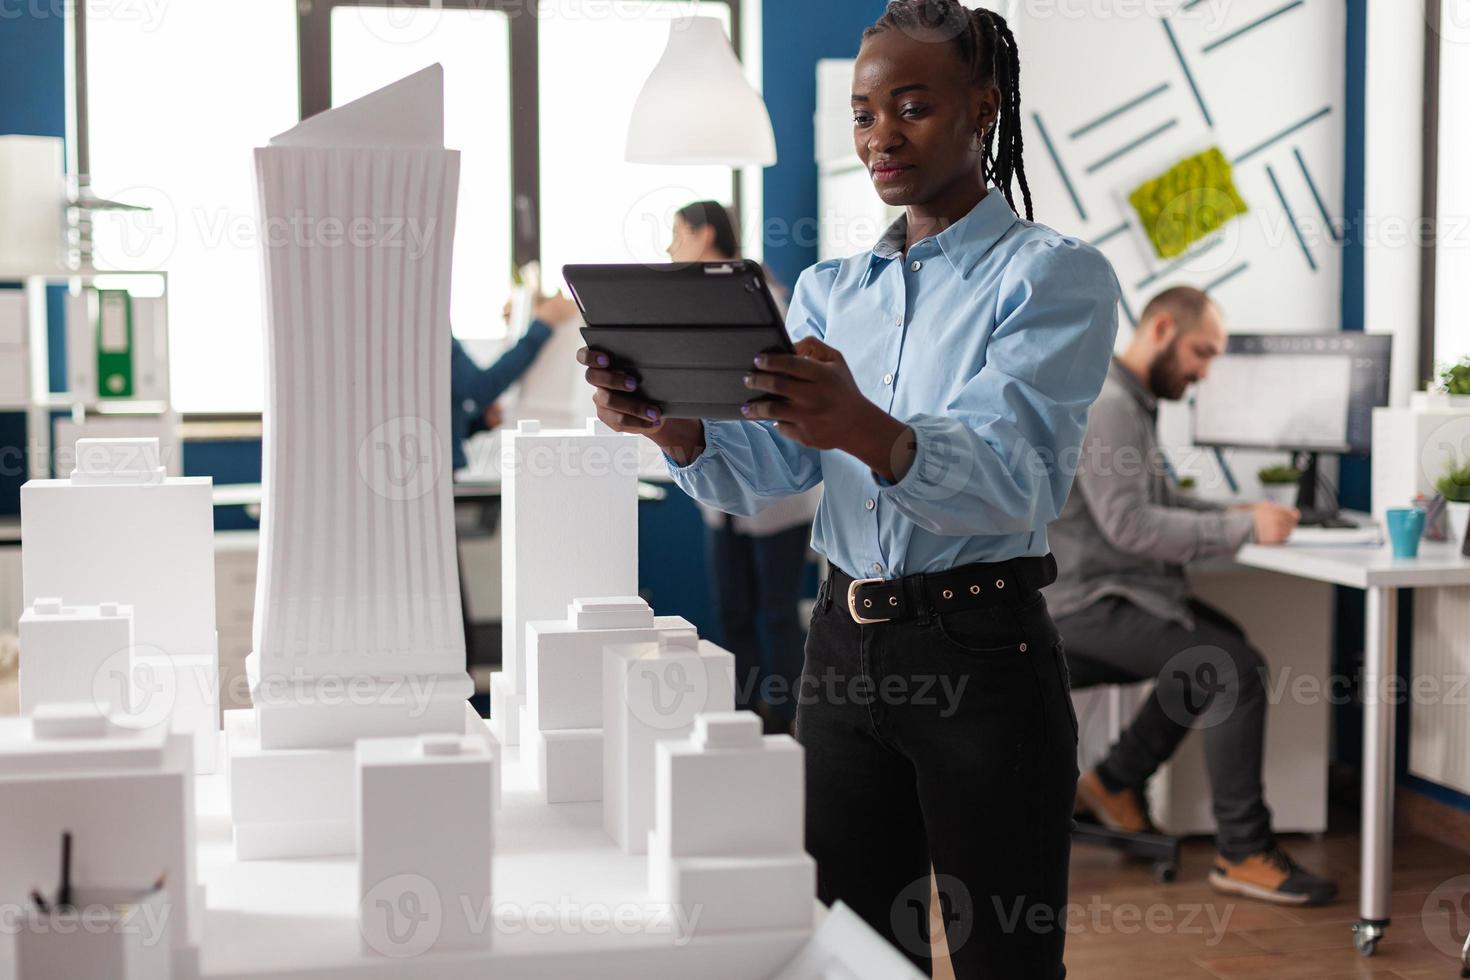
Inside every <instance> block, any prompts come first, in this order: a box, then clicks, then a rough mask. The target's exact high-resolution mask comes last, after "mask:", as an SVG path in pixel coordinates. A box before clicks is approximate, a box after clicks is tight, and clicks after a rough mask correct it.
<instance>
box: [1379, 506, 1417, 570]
mask: <svg viewBox="0 0 1470 980" xmlns="http://www.w3.org/2000/svg"><path fill="white" fill-rule="evenodd" d="M1423 536H1424V510H1423V509H1422V508H1419V507H1401V508H1398V509H1397V510H1391V511H1389V512H1388V539H1389V541H1391V542H1392V543H1393V556H1394V557H1395V558H1417V557H1418V556H1419V539H1420V538H1421V537H1423Z"/></svg>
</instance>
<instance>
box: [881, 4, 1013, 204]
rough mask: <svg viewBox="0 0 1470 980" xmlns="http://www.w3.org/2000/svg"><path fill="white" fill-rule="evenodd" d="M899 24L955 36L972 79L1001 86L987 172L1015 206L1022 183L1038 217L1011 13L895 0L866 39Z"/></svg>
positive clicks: (914, 32)
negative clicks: (1015, 189)
mask: <svg viewBox="0 0 1470 980" xmlns="http://www.w3.org/2000/svg"><path fill="white" fill-rule="evenodd" d="M895 27H896V28H898V29H899V30H901V31H904V32H905V33H907V34H909V35H910V36H912V37H917V38H923V39H932V38H934V37H936V36H937V37H939V38H941V39H947V40H950V41H952V42H953V43H954V45H955V47H956V48H957V49H958V50H959V53H960V57H961V58H962V59H963V61H964V64H965V65H966V66H968V68H969V71H970V80H971V82H973V83H974V84H975V85H977V86H986V85H994V86H996V87H997V88H999V89H1000V113H999V117H998V118H997V120H996V124H995V125H994V126H992V127H990V129H989V131H988V132H986V133H985V136H984V145H983V148H982V149H983V156H982V166H983V167H984V176H985V179H986V180H989V181H993V182H994V183H995V185H996V186H997V187H999V188H1000V190H1001V193H1002V194H1004V195H1005V199H1006V203H1007V204H1009V205H1010V206H1011V210H1012V211H1015V210H1016V202H1015V199H1014V198H1013V197H1012V192H1011V184H1012V183H1013V182H1014V183H1016V184H1018V185H1019V186H1020V188H1021V198H1022V201H1023V203H1024V205H1025V208H1026V220H1027V221H1031V220H1034V216H1033V214H1032V210H1031V186H1030V185H1029V184H1028V183H1027V182H1026V164H1025V162H1024V161H1023V160H1022V157H1021V151H1022V136H1021V53H1020V51H1019V50H1018V49H1017V47H1016V37H1015V35H1014V34H1012V33H1011V28H1010V25H1008V24H1007V23H1006V21H1005V18H1004V17H1002V16H1001V15H1000V14H997V13H995V12H994V11H991V10H970V9H968V8H967V7H964V6H962V5H961V4H960V3H959V2H958V0H890V2H889V4H888V9H887V10H885V11H884V12H883V16H882V17H880V18H878V21H877V23H875V24H874V25H873V26H872V27H870V28H868V29H867V30H866V31H864V32H863V39H864V40H866V39H868V38H869V37H872V36H873V35H874V34H877V33H879V32H881V31H886V30H888V29H889V28H895Z"/></svg>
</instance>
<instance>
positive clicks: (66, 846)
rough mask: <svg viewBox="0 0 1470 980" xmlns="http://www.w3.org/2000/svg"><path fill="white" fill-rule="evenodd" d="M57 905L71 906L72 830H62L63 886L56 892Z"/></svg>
mask: <svg viewBox="0 0 1470 980" xmlns="http://www.w3.org/2000/svg"><path fill="white" fill-rule="evenodd" d="M56 907H57V908H60V909H66V908H70V907H71V831H69V830H63V831H62V832H61V888H60V890H58V891H57V893H56Z"/></svg>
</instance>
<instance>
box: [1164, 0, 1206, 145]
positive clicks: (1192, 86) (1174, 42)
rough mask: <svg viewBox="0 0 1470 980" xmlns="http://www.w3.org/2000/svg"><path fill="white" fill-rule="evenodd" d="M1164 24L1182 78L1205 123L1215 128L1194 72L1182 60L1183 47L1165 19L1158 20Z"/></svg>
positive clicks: (1187, 63)
mask: <svg viewBox="0 0 1470 980" xmlns="http://www.w3.org/2000/svg"><path fill="white" fill-rule="evenodd" d="M1159 23H1160V24H1163V25H1164V33H1165V34H1167V35H1168V36H1169V46H1170V47H1171V48H1173V49H1174V57H1176V58H1178V59H1179V68H1180V70H1181V71H1183V72H1184V80H1185V81H1187V82H1188V83H1189V90H1190V91H1191V92H1193V93H1194V101H1195V102H1198V103H1199V111H1200V112H1201V113H1202V114H1203V115H1204V117H1205V125H1206V126H1208V127H1210V128H1211V129H1214V128H1215V120H1214V118H1213V117H1211V116H1210V110H1209V108H1208V107H1207V106H1206V105H1205V97H1204V96H1203V95H1201V94H1200V90H1199V85H1197V84H1196V83H1195V80H1194V73H1193V72H1191V71H1190V70H1189V62H1187V61H1185V60H1184V49H1183V48H1181V47H1179V38H1177V37H1175V36H1174V28H1173V27H1171V26H1169V22H1168V21H1167V20H1161V21H1159Z"/></svg>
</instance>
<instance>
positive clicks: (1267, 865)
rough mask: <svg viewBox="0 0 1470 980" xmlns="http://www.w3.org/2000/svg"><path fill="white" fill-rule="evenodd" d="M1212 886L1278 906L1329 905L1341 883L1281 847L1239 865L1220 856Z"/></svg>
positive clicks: (1218, 889) (1217, 860)
mask: <svg viewBox="0 0 1470 980" xmlns="http://www.w3.org/2000/svg"><path fill="white" fill-rule="evenodd" d="M1210 884H1211V885H1214V886H1215V890H1216V891H1221V892H1225V893H1226V894H1227V895H1240V896H1242V897H1244V898H1255V899H1259V900H1261V901H1263V902H1275V903H1276V904H1278V905H1326V904H1327V903H1328V902H1330V901H1332V900H1333V899H1334V898H1336V897H1337V882H1335V881H1332V880H1331V879H1328V878H1323V877H1322V876H1321V875H1314V874H1312V873H1311V872H1310V871H1307V870H1306V869H1305V868H1303V867H1301V866H1300V865H1298V864H1297V863H1296V862H1295V861H1293V860H1292V859H1291V856H1290V855H1288V854H1287V853H1286V852H1285V851H1283V850H1282V849H1281V848H1279V847H1273V848H1272V849H1271V850H1269V851H1262V852H1261V853H1259V854H1252V855H1251V856H1250V857H1248V858H1246V859H1245V860H1243V861H1239V862H1235V861H1228V860H1226V859H1225V858H1224V857H1223V856H1221V855H1216V856H1215V868H1214V870H1213V871H1211V872H1210Z"/></svg>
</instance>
